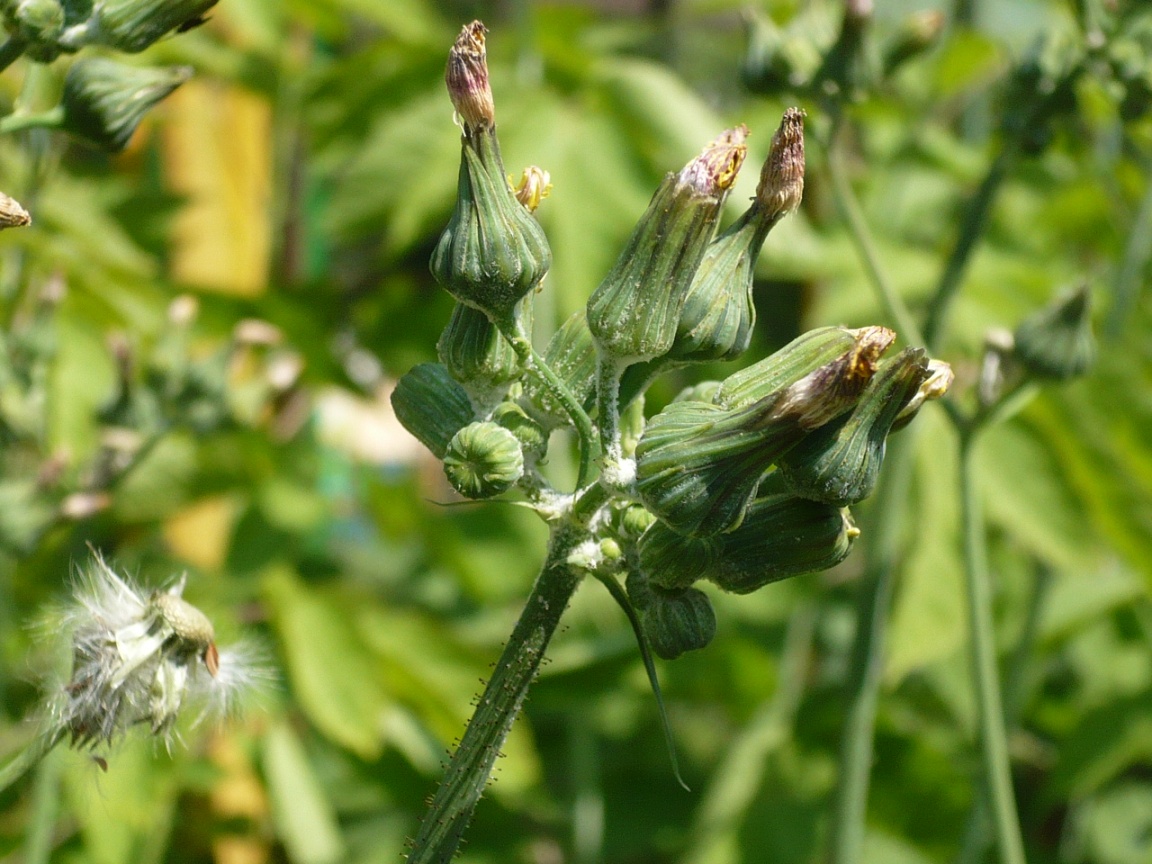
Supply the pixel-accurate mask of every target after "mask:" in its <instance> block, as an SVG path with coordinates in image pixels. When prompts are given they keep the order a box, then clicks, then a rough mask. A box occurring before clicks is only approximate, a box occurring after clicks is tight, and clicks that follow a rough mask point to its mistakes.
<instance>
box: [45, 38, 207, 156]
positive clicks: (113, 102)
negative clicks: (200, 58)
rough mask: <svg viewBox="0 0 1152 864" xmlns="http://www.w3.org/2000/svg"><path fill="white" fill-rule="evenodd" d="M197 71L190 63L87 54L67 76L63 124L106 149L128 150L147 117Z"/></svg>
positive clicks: (62, 126) (61, 126)
mask: <svg viewBox="0 0 1152 864" xmlns="http://www.w3.org/2000/svg"><path fill="white" fill-rule="evenodd" d="M191 75H192V70H191V69H190V68H189V67H187V66H174V67H167V68H148V67H142V66H127V65H125V64H123V63H117V62H116V61H114V60H106V59H104V58H101V57H83V58H81V59H79V60H77V61H76V62H75V63H73V64H72V67H71V68H70V69H69V70H68V75H67V77H66V78H65V79H64V94H63V97H62V98H61V104H62V105H63V108H64V119H63V120H62V121H61V124H60V128H61V129H63V130H64V131H65V132H68V133H69V134H71V135H75V136H76V137H78V138H82V139H84V140H85V141H88V142H89V143H92V144H95V145H96V146H98V147H102V148H104V149H106V150H123V149H124V147H125V146H126V145H127V144H128V140H129V139H130V138H131V137H132V133H133V132H135V131H136V127H137V126H138V125H139V124H140V121H141V120H143V119H144V115H145V114H147V113H148V111H149V109H151V108H152V106H153V105H155V104H156V103H157V102H159V101H160V100H161V99H163V98H164V97H165V96H167V95H168V94H169V93H171V92H172V91H173V90H175V89H176V88H177V87H179V86H180V85H181V84H183V83H184V82H185V81H187V80H188V78H189V77H190V76H191Z"/></svg>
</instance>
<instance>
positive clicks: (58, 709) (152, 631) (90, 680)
mask: <svg viewBox="0 0 1152 864" xmlns="http://www.w3.org/2000/svg"><path fill="white" fill-rule="evenodd" d="M183 588H184V583H183V581H182V580H181V581H180V582H178V583H177V584H176V585H174V586H172V587H171V588H169V589H167V590H163V591H154V592H151V593H145V592H144V591H142V590H141V589H140V588H138V587H137V586H135V585H133V584H132V583H131V582H129V581H128V580H127V579H125V578H123V577H121V576H119V575H117V574H116V573H115V572H114V571H113V570H112V569H111V568H110V567H109V566H108V565H107V564H105V563H104V561H103V559H101V558H100V557H99V556H95V557H94V558H93V561H92V562H91V564H90V566H89V567H88V568H87V569H86V570H85V571H84V572H83V574H82V575H81V577H80V578H79V580H78V583H77V586H76V592H75V602H74V606H73V607H72V608H70V609H69V610H68V612H67V613H66V617H65V621H64V625H65V628H66V629H67V630H68V632H70V633H71V638H72V670H71V676H70V678H69V680H68V683H67V684H66V685H64V687H63V688H62V690H61V692H60V693H59V694H58V695H57V696H56V697H55V698H54V700H53V702H52V704H51V706H50V710H51V714H52V718H51V719H52V722H53V724H54V726H55V728H56V729H57V730H58V731H59V732H60V733H61V734H62V735H65V736H66V737H68V739H69V740H70V741H71V743H72V744H73V745H74V746H77V747H97V746H101V745H108V744H112V743H114V742H115V741H116V740H117V739H118V738H119V737H121V736H122V735H123V734H124V733H126V732H127V731H128V730H129V729H131V728H133V727H135V726H138V725H143V726H146V727H147V728H148V730H149V731H150V733H151V734H152V735H156V736H160V737H162V738H165V739H170V737H171V736H172V735H173V734H174V728H175V724H176V721H177V719H178V717H179V715H180V713H181V711H182V709H184V708H185V706H186V705H188V704H189V703H198V704H199V708H200V709H201V710H202V711H207V712H209V713H215V714H219V715H223V714H227V713H228V712H230V711H231V710H233V709H234V708H235V707H236V704H237V699H238V697H239V696H240V695H241V693H242V692H243V690H244V689H245V688H248V687H250V686H252V685H253V684H254V683H256V682H257V680H258V679H259V677H260V673H259V672H258V671H257V670H255V669H254V668H253V667H252V666H251V665H250V663H249V661H248V659H247V658H246V656H245V653H246V652H244V651H243V650H242V649H237V650H231V651H221V650H220V649H218V648H217V646H216V634H215V630H214V629H213V627H212V622H211V621H209V620H208V618H207V616H205V615H204V613H203V612H201V611H200V610H199V609H197V608H196V607H195V606H193V605H191V604H190V603H188V602H187V601H186V600H184V599H183V598H182V597H181V594H182V592H183Z"/></svg>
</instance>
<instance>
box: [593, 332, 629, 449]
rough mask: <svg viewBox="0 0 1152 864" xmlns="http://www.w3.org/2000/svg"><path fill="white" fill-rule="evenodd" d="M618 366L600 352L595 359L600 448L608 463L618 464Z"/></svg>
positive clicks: (612, 359)
mask: <svg viewBox="0 0 1152 864" xmlns="http://www.w3.org/2000/svg"><path fill="white" fill-rule="evenodd" d="M620 371H621V370H620V364H619V363H618V362H617V361H616V359H615V358H613V357H609V356H608V355H606V354H604V353H603V352H600V354H599V356H598V357H597V358H596V416H597V419H598V421H599V423H600V446H601V447H602V448H603V452H604V456H605V457H606V458H607V459H608V461H610V462H619V461H620V459H622V458H623V456H624V453H623V451H622V450H621V447H620Z"/></svg>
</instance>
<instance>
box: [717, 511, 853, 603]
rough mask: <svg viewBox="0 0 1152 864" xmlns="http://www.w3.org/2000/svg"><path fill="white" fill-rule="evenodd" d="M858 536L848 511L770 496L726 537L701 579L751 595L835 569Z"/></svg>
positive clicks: (722, 536) (722, 539)
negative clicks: (781, 582) (783, 581)
mask: <svg viewBox="0 0 1152 864" xmlns="http://www.w3.org/2000/svg"><path fill="white" fill-rule="evenodd" d="M859 535H860V531H859V530H858V529H857V528H856V526H855V525H854V524H853V523H852V519H851V516H850V515H849V513H848V510H847V508H843V507H836V506H834V505H831V504H826V503H824V502H821V501H809V500H807V499H804V498H797V497H795V496H794V495H787V494H782V495H766V496H764V497H762V498H757V499H756V500H755V501H753V502H752V505H751V506H750V507H749V508H748V515H747V516H746V517H745V519H744V522H743V523H742V524H741V525H740V527H738V528H737V529H736V530H734V531H732V532H731V533H729V534H724V535H721V537H720V538H719V542H720V550H719V553H718V555H717V556H716V559H715V563H714V564H713V565H712V566H711V567H709V569H708V570H707V571H705V572H703V573H702V574H701V576H702V577H703V578H706V579H708V580H709V581H710V582H713V583H714V584H715V585H717V586H718V587H719V588H721V589H723V590H724V591H728V592H730V593H732V594H747V593H749V592H751V591H755V590H756V589H757V588H761V587H763V586H765V585H767V584H768V583H770V582H776V581H779V580H780V579H786V578H788V577H789V576H798V575H800V574H802V573H812V572H815V571H817V570H827V569H828V568H829V567H834V566H835V565H837V564H839V563H840V562H841V561H843V560H844V558H846V557H847V555H848V553H849V551H851V548H852V542H853V541H854V540H855V539H856V538H857V537H858V536H859Z"/></svg>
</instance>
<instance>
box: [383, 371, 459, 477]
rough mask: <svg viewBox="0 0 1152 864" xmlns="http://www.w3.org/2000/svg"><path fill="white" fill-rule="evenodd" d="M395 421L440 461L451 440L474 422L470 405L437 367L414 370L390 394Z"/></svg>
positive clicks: (451, 381)
mask: <svg viewBox="0 0 1152 864" xmlns="http://www.w3.org/2000/svg"><path fill="white" fill-rule="evenodd" d="M392 410H393V411H395V412H396V419H397V420H399V421H400V423H401V424H402V425H403V426H404V428H405V429H407V430H408V431H409V432H411V433H412V434H413V435H414V436H415V437H416V438H417V439H418V440H419V441H420V443H422V444H423V445H424V446H425V447H427V448H428V449H429V450H431V451H432V453H433V455H435V456H436V458H437V459H443V458H444V454H445V453H446V452H447V450H448V442H449V441H451V440H452V436H453V435H455V434H456V433H457V432H459V431H460V430H461V429H463V428H464V427H465V426H467V425H468V424H469V423H471V422H472V420H473V413H472V403H471V402H470V401H469V400H468V394H467V393H466V392H464V388H463V387H461V386H460V385H459V384H458V383H456V381H454V380H453V379H452V376H451V375H449V374H448V370H447V369H445V368H444V367H443V366H441V365H440V364H439V363H421V364H420V365H419V366H414V367H413V368H412V369H410V370H409V371H408V372H407V373H405V375H404V376H403V377H402V378H401V379H400V380H399V381H398V382H397V383H396V389H394V390H393V391H392Z"/></svg>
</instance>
